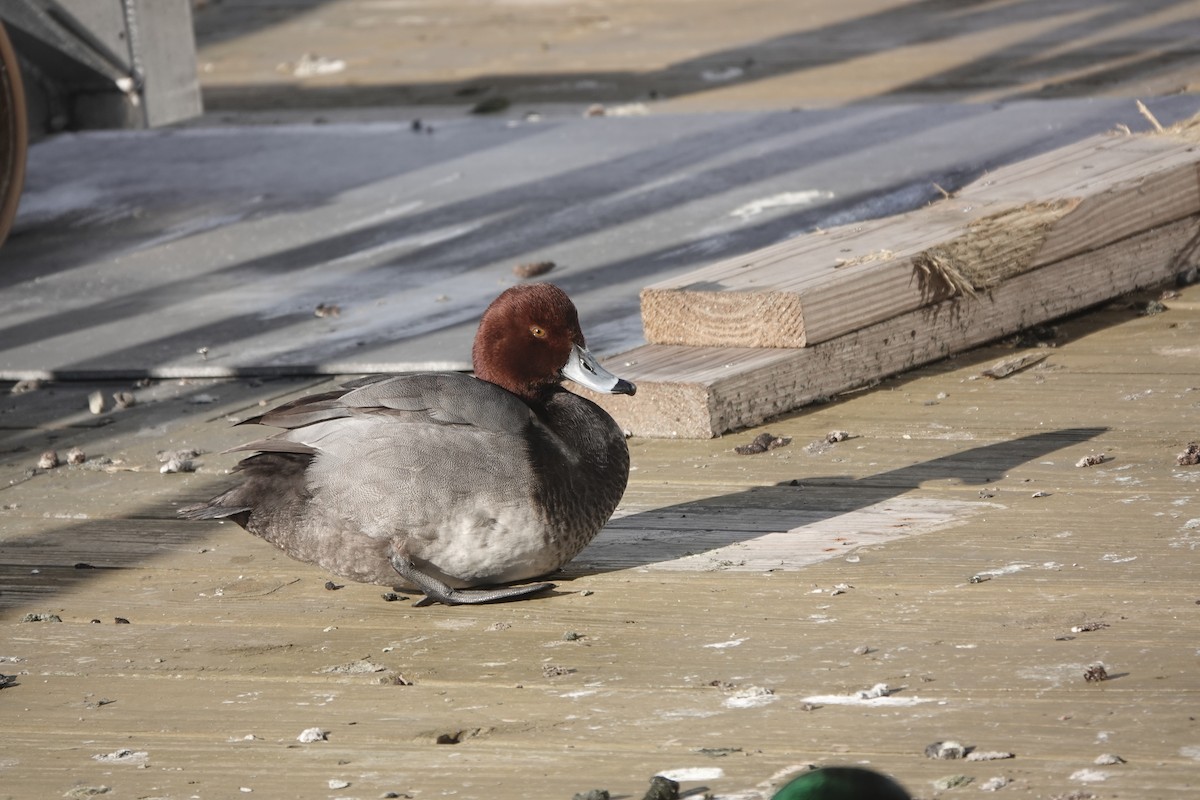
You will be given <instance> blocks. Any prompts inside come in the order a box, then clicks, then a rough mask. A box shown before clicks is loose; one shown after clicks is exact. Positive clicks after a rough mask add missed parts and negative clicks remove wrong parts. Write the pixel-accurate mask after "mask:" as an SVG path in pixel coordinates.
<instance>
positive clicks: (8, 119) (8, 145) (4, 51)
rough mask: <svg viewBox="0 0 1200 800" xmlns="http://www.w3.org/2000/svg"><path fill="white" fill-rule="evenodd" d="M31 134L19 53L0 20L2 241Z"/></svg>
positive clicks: (0, 241)
mask: <svg viewBox="0 0 1200 800" xmlns="http://www.w3.org/2000/svg"><path fill="white" fill-rule="evenodd" d="M28 137H29V132H28V129H27V128H26V119H25V90H24V88H23V87H22V86H21V72H20V70H19V69H18V68H17V54H16V53H15V52H13V49H12V44H11V43H10V42H9V41H8V33H7V32H5V30H4V23H0V244H4V240H5V239H6V238H8V232H9V230H10V229H11V228H12V224H13V220H14V219H16V217H17V205H18V204H19V203H20V202H21V187H22V186H23V185H24V184H25V155H26V152H27V151H28V149H29V138H28Z"/></svg>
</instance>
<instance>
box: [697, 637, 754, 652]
mask: <svg viewBox="0 0 1200 800" xmlns="http://www.w3.org/2000/svg"><path fill="white" fill-rule="evenodd" d="M744 641H746V640H745V639H730V640H729V641H727V642H713V643H712V644H706V645H704V646H705V647H711V648H713V649H715V650H724V649H725V648H726V647H737V646H738V645H740V644H741V643H742V642H744Z"/></svg>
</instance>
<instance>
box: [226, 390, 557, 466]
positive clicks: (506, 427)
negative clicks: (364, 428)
mask: <svg viewBox="0 0 1200 800" xmlns="http://www.w3.org/2000/svg"><path fill="white" fill-rule="evenodd" d="M350 419H359V420H365V419H372V420H375V421H379V422H385V424H388V425H432V426H435V427H436V426H468V427H470V428H473V429H475V430H477V431H480V432H486V433H492V434H503V435H509V436H518V435H521V434H522V433H523V432H524V431H526V430H527V429H528V427H529V425H531V424H535V423H536V417H535V415H534V414H533V412H532V411H531V410H530V409H529V407H528V406H527V405H525V403H523V402H522V401H521V400H520V399H519V398H518V397H517V396H516V395H514V394H512V393H511V392H507V391H505V390H504V389H501V388H500V387H498V386H496V385H494V384H491V383H488V382H486V381H481V380H477V379H476V378H473V377H471V376H469V375H464V374H461V373H452V372H451V373H420V374H413V375H399V376H394V377H371V378H367V379H360V380H358V381H355V382H353V383H350V384H347V385H346V386H343V387H342V388H340V389H335V390H333V391H329V392H322V393H320V394H315V395H309V396H307V397H301V398H298V399H296V400H292V401H290V402H288V403H284V404H282V405H280V406H277V407H275V408H273V409H271V410H270V411H267V412H266V413H263V414H260V415H258V416H255V417H251V418H249V419H246V420H243V421H242V422H241V423H239V424H242V425H249V424H258V425H267V426H270V427H273V428H284V429H285V430H284V431H283V432H282V433H278V434H275V435H273V436H270V437H267V438H264V439H258V440H255V441H253V442H247V443H246V444H243V445H239V446H237V447H234V448H231V449H230V450H229V451H228V452H236V451H247V450H249V451H259V452H288V453H303V454H307V455H315V454H316V453H317V452H319V450H320V445H319V444H318V442H319V441H323V440H328V439H329V437H330V436H331V435H332V434H333V433H334V432H336V431H337V430H338V427H337V423H338V421H339V420H350ZM351 425H353V423H348V422H347V423H343V427H344V428H345V427H346V426H351ZM354 427H356V428H357V426H354ZM346 429H348V428H346ZM335 438H336V437H335Z"/></svg>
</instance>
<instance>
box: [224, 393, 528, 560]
mask: <svg viewBox="0 0 1200 800" xmlns="http://www.w3.org/2000/svg"><path fill="white" fill-rule="evenodd" d="M253 421H255V422H259V423H261V424H264V425H271V426H275V427H280V428H283V429H284V430H283V431H281V432H279V433H277V434H275V435H274V436H271V437H268V438H266V439H261V440H258V441H255V442H250V443H248V444H245V445H242V446H241V447H240V448H237V449H239V450H255V451H259V452H269V453H295V454H302V455H304V456H307V457H309V458H310V459H311V460H310V463H309V466H308V468H307V471H306V473H305V481H306V484H307V489H308V491H309V492H310V493H311V496H312V498H313V499H314V501H315V502H314V508H319V509H320V510H321V513H328V515H329V517H330V519H337V520H342V521H345V522H346V523H349V524H351V525H352V526H354V527H355V528H356V529H357V530H358V531H360V532H361V533H365V534H367V535H368V536H372V537H390V536H393V535H396V534H397V533H398V532H400V531H403V532H405V534H406V535H408V536H410V537H413V538H414V541H413V546H414V547H415V548H416V549H417V552H414V553H413V555H419V551H420V547H419V540H423V539H433V538H436V537H438V536H441V535H444V533H445V526H446V525H448V524H450V523H448V522H447V521H448V520H454V521H455V522H454V523H453V524H454V525H457V526H459V527H460V528H462V527H472V526H476V527H477V526H484V527H486V526H488V525H495V524H497V520H501V522H502V523H503V524H506V525H507V524H509V523H508V522H507V520H508V518H509V517H512V516H514V515H518V514H527V513H528V511H527V509H528V507H529V505H530V498H531V497H532V496H533V494H534V492H535V491H536V482H537V477H536V475H535V474H534V468H533V466H532V465H531V462H530V459H529V458H528V445H529V442H530V440H531V438H540V436H541V433H538V432H542V431H544V426H542V424H541V423H540V422H539V421H538V420H537V417H536V415H535V414H534V413H533V412H532V411H531V410H530V408H529V407H528V406H527V405H526V404H525V403H524V402H522V401H521V400H520V399H519V398H517V397H516V396H515V395H513V394H511V393H510V392H507V391H505V390H504V389H501V388H500V387H498V386H495V385H493V384H490V383H486V382H484V381H480V380H477V379H475V378H472V377H470V376H467V375H460V374H455V373H446V374H441V373H429V374H417V375H405V376H398V377H395V378H389V379H387V380H381V381H378V382H374V383H370V384H367V385H363V386H359V387H357V388H351V389H349V390H347V391H338V392H328V393H324V394H320V395H313V396H310V397H306V398H301V399H300V400H296V401H293V402H291V403H287V404H285V405H283V406H280V407H278V408H276V409H273V410H271V411H268V412H267V413H265V414H263V415H262V416H261V417H257V418H255V419H254V420H253ZM535 431H536V432H535Z"/></svg>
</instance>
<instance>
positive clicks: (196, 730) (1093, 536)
mask: <svg viewBox="0 0 1200 800" xmlns="http://www.w3.org/2000/svg"><path fill="white" fill-rule="evenodd" d="M1147 297H1148V296H1147ZM1143 299H1145V298H1143ZM1167 306H1168V307H1169V310H1168V311H1166V312H1165V313H1160V314H1156V315H1152V316H1138V315H1137V313H1136V311H1133V310H1131V309H1129V308H1128V307H1127V305H1126V304H1125V303H1124V302H1121V303H1117V304H1114V305H1112V306H1110V307H1108V308H1107V309H1104V310H1100V311H1095V312H1093V313H1091V314H1088V315H1086V316H1083V317H1080V318H1077V319H1075V320H1073V321H1070V322H1068V323H1065V324H1060V325H1059V327H1058V333H1059V335H1058V337H1057V338H1056V339H1054V342H1053V343H1054V344H1056V345H1057V346H1056V347H1055V348H1054V349H1052V350H1050V351H1049V353H1050V355H1049V357H1048V358H1046V359H1045V360H1044V361H1042V362H1040V363H1039V364H1037V365H1035V366H1033V367H1031V368H1029V369H1027V370H1024V371H1022V372H1018V373H1016V374H1013V375H1012V376H1010V377H1008V378H1005V379H1003V380H990V379H986V378H981V377H979V373H980V372H981V371H982V370H983V369H984V368H986V367H988V366H990V365H991V364H992V363H993V362H995V361H996V360H997V359H999V358H1001V357H1004V356H1008V355H1012V354H1014V352H1018V351H1015V350H1013V349H1012V348H1010V347H1006V346H1002V345H1001V346H995V347H991V348H987V349H984V350H977V351H972V352H970V353H967V354H965V355H962V356H959V357H957V358H955V359H953V360H951V361H946V362H941V363H938V364H935V365H933V366H931V367H927V368H924V369H922V370H920V371H918V372H915V373H911V374H909V375H907V376H905V377H904V378H903V379H899V380H894V381H890V382H887V383H885V384H883V385H880V386H878V387H876V388H874V389H872V390H870V391H866V392H862V393H859V394H857V395H855V396H852V397H849V398H845V399H843V400H841V401H839V402H835V403H831V404H828V405H824V406H820V407H816V408H814V409H811V410H809V411H806V412H804V413H802V414H798V415H795V416H791V417H787V418H784V419H781V420H776V421H772V422H771V423H770V424H768V425H767V426H766V428H765V429H766V430H769V431H770V432H771V433H773V434H777V435H781V436H787V437H791V443H790V444H789V445H788V446H786V447H783V448H779V449H776V450H771V451H769V452H766V453H763V454H760V455H754V456H739V455H736V454H734V453H733V452H732V448H733V447H734V445H738V444H744V443H745V442H747V441H749V440H750V439H752V438H753V436H754V435H756V434H757V433H760V432H761V430H762V429H755V430H751V431H746V432H743V433H740V434H736V435H732V436H727V437H725V438H721V439H715V440H711V441H651V440H640V439H635V440H633V441H632V442H631V449H632V453H633V462H634V465H635V471H634V472H633V475H632V480H631V485H630V488H629V491H628V493H627V495H626V498H625V501H624V503H623V504H622V506H621V509H620V511H619V514H618V518H617V519H615V520H614V521H613V522H612V523H611V524H610V526H609V527H608V529H607V530H606V531H605V532H604V533H603V534H602V535H601V537H600V538H599V539H598V540H597V541H596V543H595V544H593V546H592V547H591V548H589V549H588V550H587V551H586V552H585V553H584V554H583V555H582V556H581V557H580V559H578V561H577V563H576V564H574V565H572V568H571V570H570V571H569V573H568V574H566V575H564V576H561V577H560V579H559V586H558V589H557V590H556V591H555V592H554V593H552V594H550V595H547V596H544V597H539V598H537V599H534V600H529V601H524V602H518V603H511V604H504V605H494V606H485V607H477V608H462V607H460V608H447V607H442V606H433V607H428V608H414V607H413V606H412V603H411V600H401V601H396V602H385V601H384V599H382V597H381V592H382V591H383V590H382V589H381V588H379V587H369V586H359V585H349V586H346V587H344V588H341V589H337V590H330V589H327V588H326V586H325V584H326V581H327V580H328V579H329V577H330V576H328V575H326V574H323V573H321V572H320V571H317V570H314V569H311V568H309V567H307V566H305V565H301V564H298V563H295V562H292V561H290V560H289V559H287V558H286V557H284V556H282V555H281V554H279V553H277V552H276V551H275V550H274V549H273V548H272V547H270V546H269V545H267V544H265V543H263V542H260V541H258V540H256V539H254V538H253V537H251V536H249V535H248V534H246V533H244V532H243V531H242V530H241V529H239V528H236V527H235V526H233V525H222V524H217V523H186V522H181V521H177V520H176V519H175V518H174V508H175V507H176V506H178V505H179V504H181V503H184V502H188V501H193V500H196V499H199V498H202V497H205V496H207V495H208V494H209V493H211V492H213V491H214V490H216V489H217V488H218V487H219V486H221V485H222V484H223V483H224V481H226V480H227V478H226V477H225V476H224V475H223V472H224V470H225V469H227V468H228V467H229V466H230V465H232V464H233V463H234V461H235V457H234V456H232V455H228V456H227V455H217V454H216V453H218V452H219V451H220V450H222V449H223V448H225V447H227V446H229V445H232V444H234V443H236V442H238V441H241V440H243V439H244V438H245V437H246V434H247V432H246V431H245V430H241V429H231V428H230V427H229V426H228V425H227V424H226V419H227V418H229V417H232V418H237V417H240V416H245V415H248V414H249V412H250V410H251V409H255V408H257V407H258V404H259V403H260V402H275V401H277V400H278V399H280V398H281V397H284V396H287V395H290V394H293V393H296V392H301V391H306V390H308V389H311V388H312V387H313V386H315V385H317V384H315V383H312V382H309V383H303V382H286V381H277V382H266V383H258V384H257V385H247V384H246V383H239V382H226V383H206V382H200V383H190V384H175V383H163V384H156V385H152V386H148V387H143V388H133V387H130V386H125V385H106V386H92V385H51V386H47V387H43V388H42V389H40V390H38V391H34V392H28V393H24V394H15V395H8V394H6V395H4V397H3V399H2V400H0V430H2V432H3V433H2V435H3V445H2V446H0V486H2V487H3V489H2V490H0V529H2V531H3V533H2V534H0V630H3V636H2V638H0V659H2V660H0V673H3V674H6V675H15V676H16V680H15V683H13V684H12V685H9V686H7V687H6V688H3V689H0V719H3V727H4V746H3V752H0V797H4V798H22V799H25V798H35V797H38V798H41V797H50V798H53V797H64V796H66V797H85V796H90V795H89V793H96V792H99V791H100V789H99V787H109V791H108V792H107V793H105V794H103V795H100V796H103V797H113V798H150V797H155V798H159V797H161V798H192V797H199V798H229V797H240V796H243V794H249V796H251V797H321V798H325V797H345V798H350V797H353V798H378V797H383V796H399V797H410V798H417V799H419V800H426V798H439V797H454V798H480V799H481V800H482V799H483V798H488V799H489V800H492V799H495V798H514V800H515V799H517V798H522V799H524V798H562V799H563V800H569V798H571V797H572V795H573V794H574V793H577V792H585V791H587V790H589V789H593V788H605V789H607V790H609V791H610V792H611V793H612V795H613V796H614V797H625V798H638V797H641V796H642V794H643V793H644V792H645V790H646V788H647V785H648V779H649V778H650V776H651V775H653V774H655V773H656V772H663V771H667V772H668V774H674V775H676V776H677V777H680V778H682V784H683V788H684V789H685V790H693V789H696V788H697V787H700V786H705V787H708V790H709V791H711V792H712V793H713V795H714V796H716V797H718V798H726V799H728V798H746V799H747V800H748V799H749V798H761V797H768V796H769V793H770V789H771V787H772V785H773V783H772V781H775V782H778V781H779V780H780V779H781V778H782V777H783V776H784V775H785V774H786V773H787V772H788V771H791V770H794V769H796V768H798V767H800V766H802V765H805V764H831V763H868V764H870V765H872V766H874V767H875V768H878V769H881V770H884V771H886V772H889V773H891V774H893V775H895V776H896V777H897V778H898V779H899V780H900V781H902V782H903V783H904V784H905V785H907V786H908V787H909V788H910V790H911V791H912V792H913V793H914V794H915V795H917V796H919V797H924V798H930V797H935V796H954V795H959V796H970V795H971V794H973V793H975V792H976V791H978V789H979V788H980V787H981V785H983V784H984V783H985V782H987V781H988V780H989V779H991V778H993V777H996V776H1003V777H1004V778H1007V779H1009V780H1010V781H1011V783H1010V784H1009V785H1008V786H1007V787H1005V788H1004V789H1002V792H1003V794H1002V795H1001V796H1004V795H1005V794H1014V795H1016V796H1020V797H1029V798H1061V797H1077V798H1083V797H1098V798H1099V797H1126V798H1132V797H1136V798H1140V800H1165V799H1166V798H1191V797H1195V796H1196V792H1197V788H1198V786H1200V722H1198V721H1197V716H1198V714H1197V709H1200V677H1198V675H1197V671H1196V670H1197V649H1196V648H1197V640H1196V631H1197V629H1198V624H1200V590H1198V589H1197V583H1196V575H1197V559H1198V557H1200V556H1198V547H1200V498H1198V497H1197V494H1198V492H1197V490H1198V489H1200V466H1198V467H1185V466H1178V465H1176V461H1175V457H1176V454H1177V453H1179V452H1180V451H1181V450H1183V449H1184V447H1185V446H1186V445H1187V444H1188V442H1189V441H1193V440H1196V439H1200V377H1198V376H1200V287H1191V288H1188V289H1185V290H1183V296H1182V297H1181V298H1180V299H1177V300H1168V301H1167ZM5 388H7V387H5ZM97 388H99V389H103V390H104V391H105V392H107V393H111V392H114V391H120V390H131V391H133V392H134V393H135V395H136V396H137V397H138V400H139V402H138V404H137V405H135V406H134V407H132V408H128V409H124V410H110V411H109V412H107V413H105V414H104V415H102V416H100V417H94V416H92V415H91V414H89V413H88V410H87V395H88V393H89V392H90V391H93V390H95V389H97ZM197 400H200V401H209V402H194V401H197ZM109 405H110V407H111V403H110V404H109ZM832 430H844V431H847V432H849V433H850V434H851V435H852V438H849V439H847V440H845V441H841V442H836V443H833V444H829V443H827V442H825V441H824V438H825V435H826V434H827V433H828V432H830V431H832ZM72 446H79V447H81V448H83V449H84V450H85V451H86V453H87V454H88V456H90V457H92V458H96V457H99V456H104V457H107V458H110V459H112V464H111V465H109V466H108V468H107V469H91V468H89V467H88V466H86V465H85V466H82V467H81V466H63V467H59V468H57V469H54V470H50V471H44V472H38V473H37V474H33V475H32V476H30V474H29V472H28V470H29V469H30V468H31V467H33V465H34V464H35V463H36V461H37V460H38V456H39V454H40V453H41V452H42V451H43V450H45V449H46V448H48V447H55V448H57V450H58V452H59V455H60V456H65V453H66V451H67V450H68V449H69V448H70V447H72ZM183 447H199V448H201V449H203V450H205V451H208V452H206V453H204V454H202V455H201V456H199V458H198V461H199V463H200V469H199V471H198V472H196V473H193V474H160V472H159V462H158V460H157V458H156V452H158V451H162V450H168V449H177V448H183ZM1089 454H1103V455H1105V456H1107V457H1108V458H1109V459H1110V460H1107V461H1105V462H1104V463H1102V464H1100V465H1097V466H1092V467H1076V466H1075V464H1076V462H1077V461H1078V460H1079V459H1080V458H1082V457H1084V456H1087V455H1089ZM973 576H978V578H977V579H976V580H975V581H973V580H972V578H973ZM28 614H53V615H57V617H59V618H61V620H62V621H61V622H53V621H43V622H25V621H22V620H23V619H24V618H25V617H26V615H28ZM117 618H122V619H126V620H128V622H129V624H119V623H117V622H115V620H116V619H117ZM1075 626H1085V627H1093V626H1094V627H1096V628H1097V629H1096V630H1090V631H1077V632H1073V628H1074V627H1075ZM1095 664H1103V665H1104V666H1105V668H1106V669H1107V672H1108V675H1109V680H1107V681H1103V682H1099V683H1089V682H1086V681H1085V680H1084V677H1083V676H1084V672H1085V670H1086V669H1088V668H1089V667H1090V666H1092V665H1095ZM881 683H882V684H887V686H888V687H890V689H891V690H892V693H891V694H890V695H888V696H885V697H881V698H877V699H870V700H863V699H858V698H857V695H856V693H857V692H859V691H861V690H868V689H870V688H871V687H874V686H876V685H877V684H881ZM309 728H320V729H322V730H323V731H325V732H327V739H326V740H323V741H315V742H310V743H302V742H300V741H298V739H297V737H298V736H300V734H301V733H302V732H303V731H305V730H306V729H309ZM948 739H952V740H957V741H959V742H962V743H963V744H965V745H967V746H969V747H973V748H975V749H976V750H977V751H1005V752H1011V753H1013V754H1014V756H1015V757H1014V758H1012V759H1006V760H996V761H938V760H932V759H929V758H927V757H925V755H924V749H925V747H926V746H927V745H929V744H930V743H932V742H935V741H939V740H948ZM122 754H124V755H122ZM1105 754H1115V755H1117V756H1120V758H1121V759H1124V763H1118V764H1114V765H1097V764H1096V763H1095V760H1096V759H1097V758H1098V757H1100V756H1102V755H1105ZM671 771H675V772H674V773H671ZM954 775H964V776H967V777H969V778H971V779H973V782H972V783H971V784H969V785H967V786H966V787H965V788H959V789H953V790H948V791H947V790H939V789H936V788H935V787H934V785H933V782H934V781H936V780H938V779H942V778H946V777H947V776H954ZM388 792H394V793H396V794H394V795H387V794H386V793H388ZM693 796H698V795H693Z"/></svg>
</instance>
